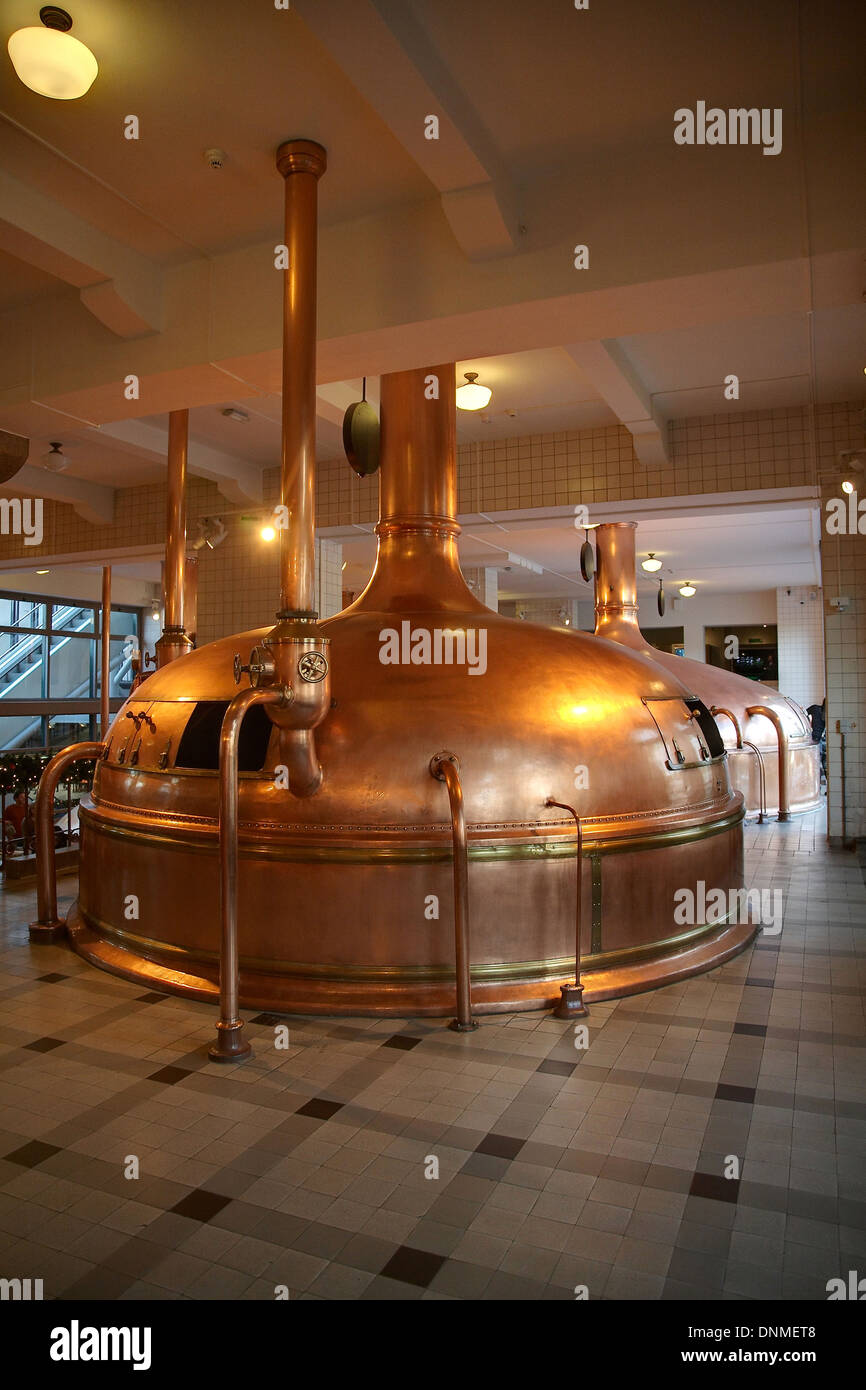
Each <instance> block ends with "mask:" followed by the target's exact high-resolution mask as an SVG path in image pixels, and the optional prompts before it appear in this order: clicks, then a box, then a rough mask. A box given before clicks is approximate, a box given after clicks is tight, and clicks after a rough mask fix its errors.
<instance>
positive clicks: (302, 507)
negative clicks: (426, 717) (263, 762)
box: [234, 140, 331, 796]
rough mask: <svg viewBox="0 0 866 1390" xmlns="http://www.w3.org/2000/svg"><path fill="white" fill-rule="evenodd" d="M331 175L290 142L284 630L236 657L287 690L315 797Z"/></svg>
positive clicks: (293, 762)
mask: <svg viewBox="0 0 866 1390" xmlns="http://www.w3.org/2000/svg"><path fill="white" fill-rule="evenodd" d="M326 167H327V156H326V154H325V151H324V149H323V148H322V146H321V145H317V144H316V143H315V142H314V141H312V140H290V141H288V142H287V143H286V144H284V145H281V146H280V148H279V149H278V150H277V169H278V170H279V172H280V173H281V174H282V176H283V178H284V180H285V190H286V233H285V236H286V247H287V249H288V268H287V269H286V271H285V272H284V287H283V409H282V466H281V470H280V501H281V504H282V507H283V509H284V510H283V512H282V516H283V517H285V516H286V515H288V526H284V527H283V528H282V530H281V533H280V608H279V611H278V613H277V620H276V624H275V626H274V627H273V628H272V629H271V631H270V632H269V633H268V634H267V636H266V637H265V638H264V641H263V643H262V645H261V646H260V647H259V646H256V647H254V648H253V651H252V652H251V654H250V659H249V664H248V665H247V666H243V665H242V664H241V663H240V661H239V658H237V657H236V658H235V668H234V669H235V680H236V681H239V680H240V676H241V673H242V672H243V671H248V672H249V676H250V684H251V685H252V686H253V687H254V688H256V687H259V686H276V685H279V686H284V687H286V688H287V689H289V690H291V692H292V698H291V702H290V703H288V704H286V703H280V704H269V705H267V707H266V708H267V715H268V718H269V719H270V720H271V721H272V722H273V723H275V724H277V725H278V726H279V728H280V739H279V744H280V754H281V758H282V763H283V764H284V765H285V766H286V767H287V768H288V770H289V789H290V791H291V792H292V793H293V795H295V796H310V795H312V794H313V793H314V792H316V791H318V789H319V787H320V786H321V782H322V775H323V774H322V767H321V764H320V763H319V760H318V757H317V754H316V745H315V739H314V734H313V730H314V729H315V728H316V727H317V726H318V725H319V724H321V722H322V720H323V719H324V718H325V717H326V715H327V713H328V709H329V707H330V703H331V675H330V661H329V657H328V654H327V648H328V644H329V640H330V639H329V638H327V637H326V636H325V634H324V632H323V631H322V629H321V627H320V626H319V623H318V613H317V612H316V608H315V604H316V553H315V544H316V515H315V467H316V206H317V190H318V181H319V179H320V178H321V176H322V174H323V173H324V172H325V169H326Z"/></svg>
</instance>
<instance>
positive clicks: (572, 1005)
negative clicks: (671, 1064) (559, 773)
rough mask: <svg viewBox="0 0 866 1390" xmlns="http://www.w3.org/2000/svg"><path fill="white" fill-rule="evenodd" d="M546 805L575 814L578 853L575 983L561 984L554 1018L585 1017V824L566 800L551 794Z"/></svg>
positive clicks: (586, 1009)
mask: <svg viewBox="0 0 866 1390" xmlns="http://www.w3.org/2000/svg"><path fill="white" fill-rule="evenodd" d="M544 804H545V806H558V807H559V809H560V811H568V813H569V815H570V816H574V825H575V832H576V837H577V838H576V854H577V907H576V909H575V924H574V984H568V985H560V994H561V995H562V998H561V999H560V1001H559V1003H558V1004H557V1006H556V1008H555V1009H554V1011H553V1017H554V1018H562V1019H569V1018H585V1017H586V1016H587V1014H588V1013H589V1009H588V1008H587V1007H586V1004H585V1003H584V1002H583V984H582V983H581V979H580V906H581V899H582V896H583V826H582V825H581V823H580V816H579V815H578V813H577V811H576V810H575V809H574V807H573V806H569V805H568V803H567V802H565V801H554V799H553V797H552V796H549V797H548V798H547V800H546V801H545V803H544Z"/></svg>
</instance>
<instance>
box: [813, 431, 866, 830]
mask: <svg viewBox="0 0 866 1390" xmlns="http://www.w3.org/2000/svg"><path fill="white" fill-rule="evenodd" d="M818 429H819V437H818V448H819V458H820V460H821V466H822V470H826V472H827V476H826V477H825V478H824V479H823V481H822V500H823V506H822V512H823V518H822V520H823V527H822V541H821V565H822V571H823V577H824V634H825V643H826V671H827V762H828V772H829V779H830V789H829V796H828V807H829V820H830V832H831V838H832V839H833V840H834V841H839V840H841V837H842V777H841V773H842V739H841V737H840V735H839V734H838V733H837V732H836V721H837V720H851V721H853V722H854V723H855V724H856V728H855V729H854V730H853V731H851V732H848V733H846V734H845V744H846V748H845V773H846V795H845V804H846V817H845V833H846V835H847V836H849V837H851V836H859V837H863V836H866V738H864V731H866V535H860V534H859V533H858V534H851V533H850V532H849V533H848V534H846V535H839V536H836V535H828V533H827V526H826V522H827V510H826V502H827V501H828V500H829V499H832V498H841V497H842V496H843V495H844V494H843V493H842V491H841V489H840V486H839V482H840V478H841V471H840V464H839V454H840V452H841V451H842V450H846V449H856V448H860V449H862V447H863V412H862V408H858V407H854V406H852V407H850V408H848V409H845V408H844V407H832V408H829V407H828V408H827V409H825V410H824V411H823V412H822V414H821V415H820V416H819V426H818ZM857 500H858V502H859V501H866V483H861V484H860V487H859V496H858V498H857ZM863 510H864V514H866V507H864V509H863ZM863 524H864V529H866V515H864V518H863ZM839 597H846V598H848V600H849V604H848V607H847V610H846V611H845V612H840V611H839V610H838V609H836V608H834V607H833V606H832V604H831V600H833V599H835V598H839Z"/></svg>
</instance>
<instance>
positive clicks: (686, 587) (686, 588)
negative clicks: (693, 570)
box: [680, 579, 697, 598]
mask: <svg viewBox="0 0 866 1390" xmlns="http://www.w3.org/2000/svg"><path fill="white" fill-rule="evenodd" d="M680 593H681V594H682V596H683V598H691V597H692V595H693V594H696V593H697V589H696V588H695V586H694V584H693V583H692V581H691V580H690V579H687V580H686V582H685V584H681V585H680Z"/></svg>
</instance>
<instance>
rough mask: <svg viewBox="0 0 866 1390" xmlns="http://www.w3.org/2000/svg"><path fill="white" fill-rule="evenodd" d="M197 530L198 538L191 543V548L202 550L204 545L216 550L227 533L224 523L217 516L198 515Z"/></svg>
mask: <svg viewBox="0 0 866 1390" xmlns="http://www.w3.org/2000/svg"><path fill="white" fill-rule="evenodd" d="M198 531H199V534H198V539H197V540H195V541H193V543H192V548H193V550H203V549H204V547H205V546H207V548H208V550H216V548H217V546H218V545H221V544H222V542H223V541H224V540H225V538H226V535H227V531H226V524H225V522H224V521H223V520H222V518H221V517H218V516H203V517H200V518H199V523H198Z"/></svg>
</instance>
